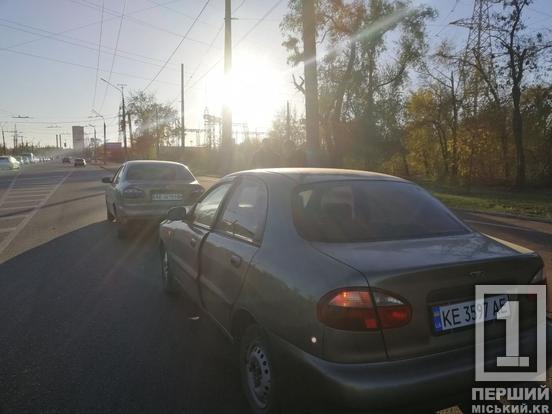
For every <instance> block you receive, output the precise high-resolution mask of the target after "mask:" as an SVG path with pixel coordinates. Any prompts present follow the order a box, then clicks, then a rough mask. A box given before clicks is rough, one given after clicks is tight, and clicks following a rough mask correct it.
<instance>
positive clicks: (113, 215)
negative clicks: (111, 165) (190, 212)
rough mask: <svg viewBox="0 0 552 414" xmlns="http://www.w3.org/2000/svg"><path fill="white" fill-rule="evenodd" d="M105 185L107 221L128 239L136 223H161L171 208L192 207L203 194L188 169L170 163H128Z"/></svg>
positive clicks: (108, 179) (108, 178) (120, 234)
mask: <svg viewBox="0 0 552 414" xmlns="http://www.w3.org/2000/svg"><path fill="white" fill-rule="evenodd" d="M102 182H104V183H106V184H109V185H108V186H107V187H106V189H105V205H106V210H107V219H108V220H109V221H113V220H116V222H117V224H118V233H119V236H120V237H124V236H126V235H127V233H128V229H129V227H130V225H131V224H132V222H133V221H136V220H157V221H159V220H161V219H163V218H164V217H165V216H166V214H167V211H168V210H169V209H170V208H171V207H175V206H183V205H191V204H193V203H194V202H195V201H196V200H197V198H198V197H199V196H200V195H201V194H202V193H203V191H204V189H203V187H202V186H201V185H200V184H199V183H198V181H197V180H196V178H195V177H194V175H193V174H192V173H191V172H190V170H189V169H188V167H186V166H185V165H183V164H180V163H176V162H169V161H128V162H126V163H124V164H123V165H121V167H120V168H119V169H118V170H117V172H116V173H115V175H114V176H113V177H105V178H103V179H102Z"/></svg>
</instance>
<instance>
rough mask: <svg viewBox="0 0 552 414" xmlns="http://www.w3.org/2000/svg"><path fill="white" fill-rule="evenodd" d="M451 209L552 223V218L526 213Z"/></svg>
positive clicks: (460, 211)
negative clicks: (527, 214) (526, 214)
mask: <svg viewBox="0 0 552 414" xmlns="http://www.w3.org/2000/svg"><path fill="white" fill-rule="evenodd" d="M451 210H452V211H454V212H458V213H471V214H485V215H487V216H496V217H504V218H512V219H518V220H525V221H536V222H538V223H546V224H552V219H547V218H544V217H535V216H524V215H517V214H510V213H499V212H494V211H483V210H466V209H462V208H451Z"/></svg>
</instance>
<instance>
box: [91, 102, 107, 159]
mask: <svg viewBox="0 0 552 414" xmlns="http://www.w3.org/2000/svg"><path fill="white" fill-rule="evenodd" d="M92 112H93V113H95V114H96V115H97V116H99V117H100V118H102V120H103V142H104V144H103V162H104V164H106V163H107V144H106V127H105V118H104V117H103V115H102V114H100V113H99V112H98V111H96V110H95V109H92ZM95 136H96V134H95V133H94V137H95Z"/></svg>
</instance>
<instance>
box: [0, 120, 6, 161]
mask: <svg viewBox="0 0 552 414" xmlns="http://www.w3.org/2000/svg"><path fill="white" fill-rule="evenodd" d="M0 128H2V148H3V151H2V153H3V154H4V155H6V154H7V150H6V137H5V136H4V125H0Z"/></svg>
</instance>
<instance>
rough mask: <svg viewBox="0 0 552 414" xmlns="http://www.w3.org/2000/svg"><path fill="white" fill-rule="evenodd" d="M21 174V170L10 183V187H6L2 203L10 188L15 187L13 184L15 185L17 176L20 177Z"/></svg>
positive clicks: (0, 201) (1, 198) (0, 200)
mask: <svg viewBox="0 0 552 414" xmlns="http://www.w3.org/2000/svg"><path fill="white" fill-rule="evenodd" d="M20 174H21V172H19V173H18V174H17V175H16V176H14V177H13V178H12V180H11V183H10V185H9V186H8V188H6V191H4V193H3V194H2V197H0V204H2V203H3V202H4V199H5V198H6V196H7V195H8V193H9V192H10V190H11V189H12V188H13V186H14V185H15V180H16V179H17V177H19V175H20Z"/></svg>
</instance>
